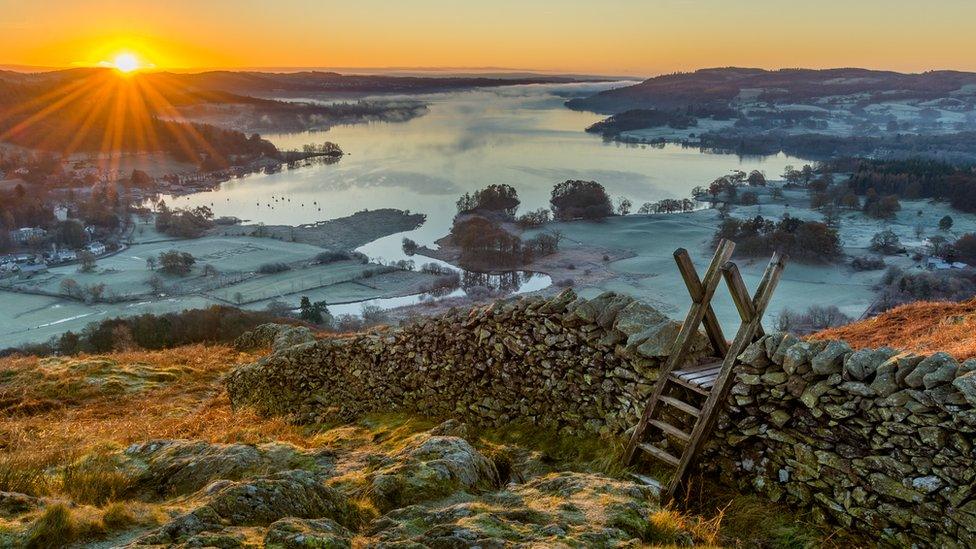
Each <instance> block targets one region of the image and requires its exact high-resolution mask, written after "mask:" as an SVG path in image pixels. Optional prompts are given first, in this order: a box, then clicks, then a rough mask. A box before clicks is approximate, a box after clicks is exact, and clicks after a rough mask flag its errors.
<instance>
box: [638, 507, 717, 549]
mask: <svg viewBox="0 0 976 549" xmlns="http://www.w3.org/2000/svg"><path fill="white" fill-rule="evenodd" d="M723 518H724V511H722V510H719V511H718V512H717V513H716V514H715V515H714V516H713V517H712V518H709V519H706V518H703V517H701V516H697V515H692V514H688V513H682V512H679V511H678V510H676V509H675V508H674V507H671V506H668V507H665V508H663V509H660V510H658V511H655V512H654V513H652V514H651V516H650V517H649V521H650V525H651V526H650V532H649V533H648V535H647V540H646V541H649V542H651V543H653V544H655V545H690V544H694V545H695V546H696V547H701V546H705V547H718V546H719V543H718V541H719V538H720V535H719V532H720V529H721V526H722V519H723Z"/></svg>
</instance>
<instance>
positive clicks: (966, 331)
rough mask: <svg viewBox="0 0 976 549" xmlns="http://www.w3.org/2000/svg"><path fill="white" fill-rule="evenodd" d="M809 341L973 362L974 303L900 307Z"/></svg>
mask: <svg viewBox="0 0 976 549" xmlns="http://www.w3.org/2000/svg"><path fill="white" fill-rule="evenodd" d="M811 339H843V340H845V341H847V342H848V343H850V345H851V347H853V348H854V349H870V348H876V347H885V346H888V347H897V348H899V349H902V350H905V351H913V352H916V353H919V354H928V353H935V352H938V351H943V352H946V353H949V354H950V355H952V356H953V357H955V358H957V359H959V360H967V359H970V358H976V299H971V300H969V301H964V302H962V303H954V302H946V301H935V302H932V301H927V302H918V303H911V304H908V305H902V306H901V307H897V308H895V309H892V310H890V311H887V312H885V313H882V314H880V315H878V316H876V317H874V318H869V319H867V320H863V321H860V322H855V323H853V324H849V325H847V326H842V327H839V328H832V329H829V330H824V331H821V332H818V333H816V334H814V335H812V336H811Z"/></svg>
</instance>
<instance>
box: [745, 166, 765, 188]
mask: <svg viewBox="0 0 976 549" xmlns="http://www.w3.org/2000/svg"><path fill="white" fill-rule="evenodd" d="M746 181H748V182H749V186H750V187H765V186H766V174H764V173H762V172H761V171H759V170H752V171H751V172H749V178H748V179H747V180H746Z"/></svg>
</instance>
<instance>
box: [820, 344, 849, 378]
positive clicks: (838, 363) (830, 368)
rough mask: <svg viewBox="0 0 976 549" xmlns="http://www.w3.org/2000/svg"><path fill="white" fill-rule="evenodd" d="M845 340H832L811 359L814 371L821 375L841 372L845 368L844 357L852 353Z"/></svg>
mask: <svg viewBox="0 0 976 549" xmlns="http://www.w3.org/2000/svg"><path fill="white" fill-rule="evenodd" d="M852 352H853V351H852V350H851V346H850V345H848V344H847V343H846V342H844V341H831V342H829V343H828V344H827V346H826V347H825V348H824V350H823V351H820V352H819V353H818V354H817V355H816V356H815V357H813V359H812V360H811V361H810V365H811V366H812V368H813V372H814V373H816V374H821V375H829V374H839V373H841V372H842V371H843V369H844V357H845V356H847V355H848V354H850V353H852Z"/></svg>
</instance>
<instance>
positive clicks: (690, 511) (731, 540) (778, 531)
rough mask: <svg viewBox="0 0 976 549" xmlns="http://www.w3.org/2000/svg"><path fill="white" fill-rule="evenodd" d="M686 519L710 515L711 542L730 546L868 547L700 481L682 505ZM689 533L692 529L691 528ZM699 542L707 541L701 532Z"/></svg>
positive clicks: (767, 504)
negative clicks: (712, 533) (712, 530)
mask: <svg viewBox="0 0 976 549" xmlns="http://www.w3.org/2000/svg"><path fill="white" fill-rule="evenodd" d="M681 508H682V510H683V513H686V514H687V515H688V516H698V517H706V516H711V517H712V518H711V519H708V520H707V521H706V523H714V524H711V525H710V524H703V527H705V528H706V531H707V528H710V527H711V526H715V527H716V531H715V533H716V534H717V535H716V536H715V538H714V543H719V544H721V545H723V546H732V547H776V548H784V549H806V548H815V547H816V548H820V547H830V548H833V547H836V548H846V547H866V546H870V545H872V544H871V543H867V542H866V541H865V540H860V539H857V538H855V537H853V536H851V535H850V534H846V533H844V532H842V531H841V530H840V529H833V530H832V529H830V528H829V527H824V526H821V525H818V524H816V523H814V522H813V520H812V518H811V517H809V516H808V515H807V514H805V513H798V512H796V511H795V510H792V509H789V508H788V507H786V506H785V505H780V504H777V503H773V502H770V501H769V500H766V499H763V498H761V497H759V496H756V495H753V494H742V493H739V492H736V491H735V490H733V489H731V488H729V487H727V486H724V485H720V484H717V483H715V482H711V481H702V479H701V478H692V479H691V484H690V487H689V489H688V491H687V495H686V496H685V500H684V501H683V502H682V505H681ZM692 530H693V531H696V532H698V531H697V530H695V528H694V526H692ZM696 535H702V536H703V537H702V540H705V539H707V536H704V532H699V533H696Z"/></svg>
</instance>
